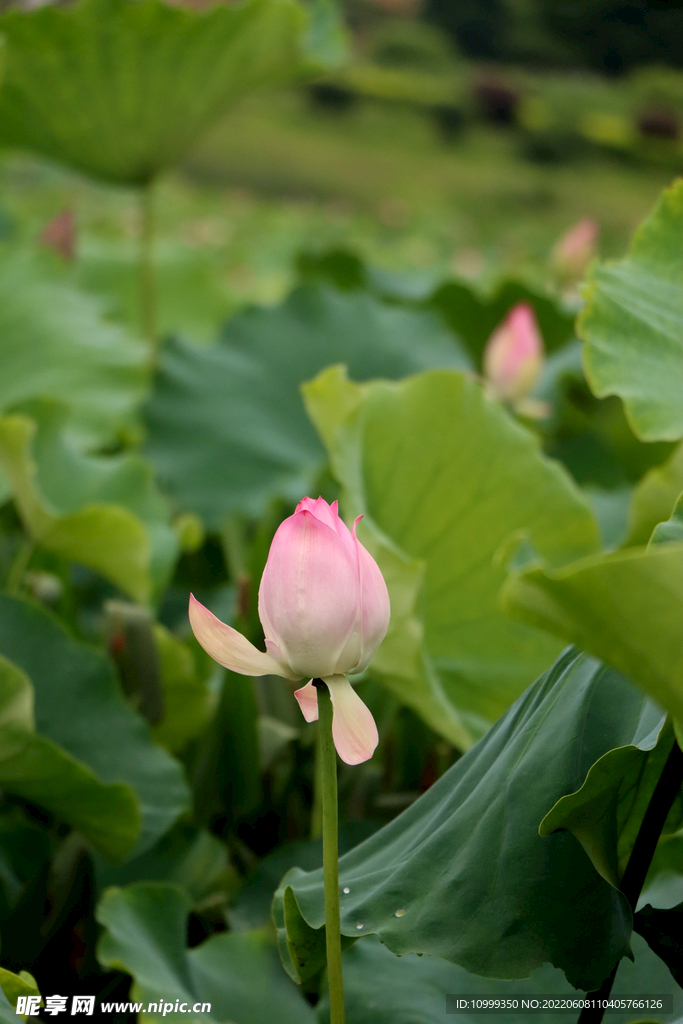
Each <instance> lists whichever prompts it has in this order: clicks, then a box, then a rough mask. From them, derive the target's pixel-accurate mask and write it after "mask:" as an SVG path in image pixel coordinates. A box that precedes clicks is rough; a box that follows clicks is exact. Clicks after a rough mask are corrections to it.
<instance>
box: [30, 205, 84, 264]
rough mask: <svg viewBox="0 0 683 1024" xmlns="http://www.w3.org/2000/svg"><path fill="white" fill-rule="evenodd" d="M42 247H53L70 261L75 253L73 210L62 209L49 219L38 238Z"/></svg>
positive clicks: (63, 257)
mask: <svg viewBox="0 0 683 1024" xmlns="http://www.w3.org/2000/svg"><path fill="white" fill-rule="evenodd" d="M38 241H39V242H40V244H41V245H42V246H43V248H44V249H53V250H54V251H55V252H56V253H58V254H59V255H60V256H61V257H62V259H64V260H66V261H67V263H70V262H71V261H72V260H73V259H74V257H75V255H76V219H75V217H74V214H73V210H64V211H63V212H62V213H59V214H57V216H56V217H53V219H52V220H51V221H49V222H48V223H47V224H46V225H45V227H44V228H43V230H42V231H41V233H40V237H39V239H38Z"/></svg>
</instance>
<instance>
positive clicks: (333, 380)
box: [304, 367, 598, 746]
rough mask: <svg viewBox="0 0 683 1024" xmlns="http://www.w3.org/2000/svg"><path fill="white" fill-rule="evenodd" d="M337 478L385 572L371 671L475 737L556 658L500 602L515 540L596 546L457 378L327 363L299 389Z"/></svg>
mask: <svg viewBox="0 0 683 1024" xmlns="http://www.w3.org/2000/svg"><path fill="white" fill-rule="evenodd" d="M304 395H305V401H306V406H307V409H308V411H309V414H310V415H311V418H312V419H313V421H314V423H315V424H316V426H317V427H318V430H319V432H320V434H321V436H322V438H323V439H324V441H325V444H326V446H327V449H328V452H329V455H330V461H331V465H332V470H333V472H334V474H335V476H336V477H337V479H338V480H339V482H340V483H341V484H342V486H343V489H344V490H343V495H344V501H343V507H344V511H345V514H347V515H348V516H349V517H355V516H357V515H360V514H363V515H364V516H365V517H366V518H365V519H364V520H363V522H362V523H361V524H360V532H359V536H361V537H362V538H363V541H364V543H365V542H367V544H368V546H369V548H370V550H371V551H372V552H373V554H374V555H375V557H376V558H377V559H378V561H379V564H380V567H381V568H382V571H383V572H384V574H385V578H386V580H387V585H388V587H389V593H390V596H391V599H392V622H391V625H390V631H389V633H388V636H387V638H386V639H385V641H384V643H383V645H382V647H381V648H380V649H379V652H378V654H377V656H376V657H375V660H374V661H373V665H372V672H373V675H377V676H378V677H379V678H380V679H381V680H382V681H383V682H385V683H386V685H388V686H389V687H391V688H392V689H393V690H394V691H395V692H396V694H397V695H398V696H399V698H400V699H401V700H402V701H404V702H405V703H407V704H409V705H410V706H411V707H413V708H414V709H415V710H416V711H417V712H418V713H419V714H421V715H422V716H423V717H424V718H425V720H426V721H428V722H429V724H430V725H431V726H432V727H433V728H434V729H436V730H437V731H439V732H441V733H443V734H444V735H445V736H447V737H448V738H449V739H451V740H452V741H453V742H455V743H457V744H458V745H459V746H469V745H471V742H472V739H473V738H478V736H480V735H481V734H482V733H483V732H484V731H485V729H486V728H487V727H488V725H489V724H490V723H491V722H492V721H494V720H495V719H496V718H497V717H498V716H499V715H500V714H501V713H502V712H503V711H504V710H505V708H506V707H508V706H509V704H510V703H511V702H512V701H513V700H514V699H515V698H516V697H517V696H518V695H519V694H520V692H521V691H522V690H523V689H524V688H525V687H526V686H528V685H529V684H530V683H531V682H532V681H533V679H534V678H536V677H537V676H538V675H539V674H540V673H541V672H542V671H543V670H544V669H545V668H547V667H548V665H549V664H551V663H552V661H553V660H554V658H555V657H556V656H557V654H558V653H559V650H560V647H559V645H558V644H555V643H548V639H547V637H545V636H543V634H542V633H541V632H540V631H537V630H533V629H528V628H523V629H519V628H518V624H516V623H511V622H510V621H509V620H507V619H506V617H505V616H504V615H503V614H502V613H501V612H500V610H499V608H498V592H499V590H500V587H501V584H502V582H503V580H504V578H505V573H506V570H505V566H504V564H503V562H502V560H501V559H500V558H497V557H496V556H497V553H498V551H499V549H500V548H501V545H502V544H503V543H504V542H505V541H506V539H507V538H509V537H510V535H511V534H521V535H525V536H529V537H530V539H531V541H532V543H533V544H534V546H535V547H536V548H537V549H538V550H540V551H543V552H544V553H545V554H546V556H547V557H548V558H549V559H550V560H551V561H553V562H562V561H566V560H570V559H571V558H573V557H576V555H578V554H579V553H587V552H589V551H593V550H595V549H596V548H597V547H598V536H597V528H596V524H595V521H594V519H593V517H592V514H591V512H590V510H589V507H588V504H587V502H586V501H585V499H584V498H583V497H582V496H581V495H580V493H579V491H578V489H577V488H576V487H575V485H574V484H573V483H572V481H571V480H570V478H569V476H568V475H567V474H566V473H565V472H564V471H563V469H562V468H561V467H560V466H559V465H558V464H557V463H554V462H551V461H550V460H548V459H546V458H544V456H543V455H542V454H541V452H540V451H539V445H538V441H537V439H536V438H535V437H534V436H533V435H532V434H530V433H529V432H528V431H526V430H525V429H524V428H523V427H521V426H519V425H518V424H517V423H515V422H514V421H513V420H512V419H511V417H509V416H508V415H507V413H506V412H505V411H504V410H503V409H501V408H500V407H499V406H498V405H497V404H495V403H493V402H490V401H488V400H487V399H485V398H484V397H483V395H482V392H481V389H480V387H479V386H478V385H477V384H476V383H474V382H473V381H471V380H468V379H467V377H466V376H465V375H463V374H460V373H456V372H453V371H446V370H441V371H431V372H428V373H424V374H421V375H418V376H415V377H413V378H410V379H408V380H406V381H404V382H402V383H400V384H390V383H384V382H378V383H372V384H368V385H357V384H351V383H350V382H349V381H348V379H347V378H346V376H345V374H344V371H343V369H341V368H339V367H337V368H333V369H331V370H329V371H326V372H325V373H323V374H321V375H320V377H318V378H317V380H315V381H313V382H312V383H311V384H308V385H306V386H305V388H304Z"/></svg>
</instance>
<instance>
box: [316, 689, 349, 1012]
mask: <svg viewBox="0 0 683 1024" xmlns="http://www.w3.org/2000/svg"><path fill="white" fill-rule="evenodd" d="M313 682H314V684H315V687H316V689H317V691H318V721H319V728H320V736H319V747H320V779H321V783H322V785H321V789H322V825H323V879H324V886H325V942H326V951H327V984H328V988H329V993H330V1024H344V979H343V975H342V958H341V917H340V912H339V863H338V861H339V842H338V804H337V752H336V750H335V748H334V740H333V738H332V699H331V697H330V691H329V690H328V688H327V686H326V684H325V683H324V682H323V681H322V679H314V680H313Z"/></svg>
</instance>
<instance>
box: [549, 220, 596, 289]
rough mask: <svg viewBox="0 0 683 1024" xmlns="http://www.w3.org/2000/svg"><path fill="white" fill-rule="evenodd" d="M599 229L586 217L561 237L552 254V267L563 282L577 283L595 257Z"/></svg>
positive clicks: (594, 222)
mask: <svg viewBox="0 0 683 1024" xmlns="http://www.w3.org/2000/svg"><path fill="white" fill-rule="evenodd" d="M599 234H600V228H599V227H598V224H597V221H594V220H592V219H591V218H590V217H586V218H584V219H583V220H580V221H579V222H578V224H574V226H573V227H571V228H570V229H569V231H567V233H566V234H564V235H562V238H560V240H559V241H558V242H557V243H556V244H555V247H554V248H553V252H552V259H551V262H552V265H553V267H554V269H555V271H556V272H557V273H558V275H559V276H560V277H561V278H562V279H563V280H565V281H578V280H579V279H580V278H582V277H583V275H584V273H585V272H586V270H587V269H588V266H589V265H590V263H591V262H592V261H593V260H594V259H595V257H596V255H597V247H598V236H599Z"/></svg>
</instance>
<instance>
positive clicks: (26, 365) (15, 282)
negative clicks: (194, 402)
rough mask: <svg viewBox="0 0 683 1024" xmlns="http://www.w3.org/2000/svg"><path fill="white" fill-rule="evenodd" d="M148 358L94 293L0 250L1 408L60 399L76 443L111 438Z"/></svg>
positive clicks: (134, 401) (128, 413)
mask: <svg viewBox="0 0 683 1024" xmlns="http://www.w3.org/2000/svg"><path fill="white" fill-rule="evenodd" d="M20 17H30V15H20ZM148 359H149V356H148V352H147V349H146V347H145V346H144V345H143V344H142V342H140V341H136V340H134V339H133V338H131V337H130V336H129V335H127V334H126V333H125V332H124V331H123V330H122V329H121V328H120V327H118V326H116V325H115V324H111V323H107V322H106V321H105V320H104V318H103V315H102V310H101V306H100V303H99V302H98V301H97V300H96V299H94V298H92V296H88V295H84V294H83V293H81V292H78V291H76V289H75V288H73V287H71V286H70V285H68V284H66V283H64V282H61V281H59V280H58V279H55V278H54V275H53V276H52V277H51V276H50V275H49V274H48V272H47V268H46V266H45V265H44V264H43V263H42V262H41V261H39V260H37V259H35V258H32V257H30V256H29V255H28V254H24V253H16V252H13V251H11V252H8V253H4V254H2V256H1V257H0V364H1V365H2V374H0V412H6V411H7V410H8V409H10V408H12V407H13V406H15V405H17V404H18V403H19V402H24V401H26V400H28V399H33V398H54V399H58V400H59V401H61V402H66V403H68V405H69V407H70V410H71V415H70V420H69V429H70V430H71V431H72V433H74V434H75V435H76V437H77V439H78V440H79V442H82V443H85V444H87V445H90V446H92V445H94V444H97V445H98V444H102V443H103V442H110V441H111V440H112V438H114V437H115V436H116V433H117V431H118V430H119V429H120V428H121V426H122V425H125V424H126V423H128V422H129V421H130V420H131V418H132V414H133V412H134V410H135V409H136V407H137V405H138V404H139V402H140V400H141V398H142V396H143V394H144V390H145V385H146V378H147V363H148Z"/></svg>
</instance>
